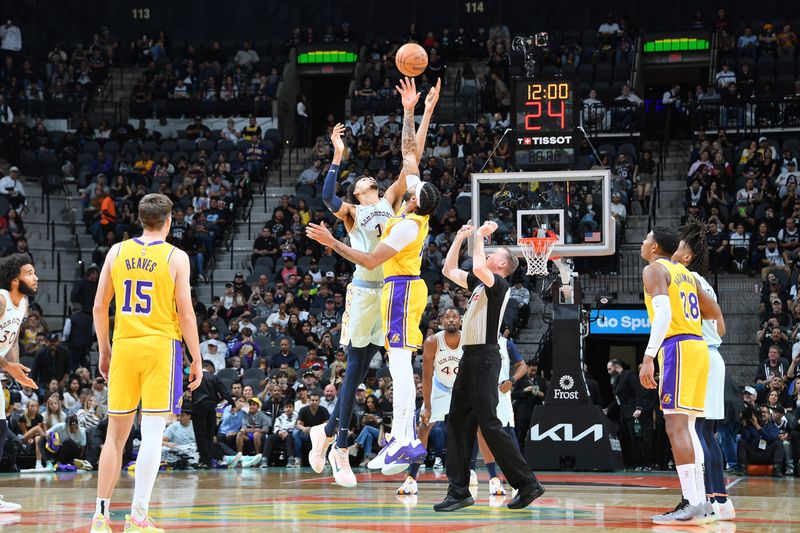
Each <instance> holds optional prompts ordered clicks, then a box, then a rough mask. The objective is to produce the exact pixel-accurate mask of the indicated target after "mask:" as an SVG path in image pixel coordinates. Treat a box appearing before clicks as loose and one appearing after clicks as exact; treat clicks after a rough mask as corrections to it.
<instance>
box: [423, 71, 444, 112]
mask: <svg viewBox="0 0 800 533" xmlns="http://www.w3.org/2000/svg"><path fill="white" fill-rule="evenodd" d="M441 89H442V78H439V79H438V80H436V86H434V87H431V89H430V90H429V91H428V96H426V97H425V109H432V108H434V107H435V106H436V103H437V102H438V101H439V95H440V94H441V92H440V91H441Z"/></svg>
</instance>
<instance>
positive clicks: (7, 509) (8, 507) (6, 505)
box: [0, 496, 22, 513]
mask: <svg viewBox="0 0 800 533" xmlns="http://www.w3.org/2000/svg"><path fill="white" fill-rule="evenodd" d="M20 509H22V506H21V505H20V504H18V503H11V502H7V501H5V500H3V497H2V496H0V513H16V512H17V511H19V510H20Z"/></svg>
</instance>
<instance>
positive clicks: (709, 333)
mask: <svg viewBox="0 0 800 533" xmlns="http://www.w3.org/2000/svg"><path fill="white" fill-rule="evenodd" d="M692 274H694V277H695V279H696V280H697V282H698V283H699V284H700V288H702V289H703V290H704V291H705V293H706V294H708V295H709V296H711V297H712V298H714V301H715V302H716V301H717V294H716V293H715V292H714V287H712V286H711V284H710V283H709V282H707V281H706V280H705V279H704V278H703V276H701V275H700V274H698V273H697V272H692ZM702 330H703V340H704V341H706V344H708V345H709V346H715V347H717V348H719V346H720V345H721V344H722V338H721V337H720V336H719V333H717V321H716V320H703V325H702Z"/></svg>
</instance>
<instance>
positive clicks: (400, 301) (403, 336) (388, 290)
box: [381, 276, 428, 350]
mask: <svg viewBox="0 0 800 533" xmlns="http://www.w3.org/2000/svg"><path fill="white" fill-rule="evenodd" d="M426 305H428V286H427V285H426V284H425V281H424V280H422V279H420V278H419V277H417V276H391V277H388V278H386V280H385V281H384V285H383V293H382V294H381V313H382V314H383V330H384V332H386V348H406V349H409V350H417V349H419V348H421V347H422V331H420V329H419V324H420V322H422V313H423V312H425V306H426Z"/></svg>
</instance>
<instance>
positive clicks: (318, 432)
mask: <svg viewBox="0 0 800 533" xmlns="http://www.w3.org/2000/svg"><path fill="white" fill-rule="evenodd" d="M308 436H309V438H310V439H311V452H309V454H308V464H309V465H310V466H311V470H313V471H314V472H316V473H317V474H320V473H322V471H323V470H324V469H325V454H326V452H327V451H328V446H330V445H331V442H332V441H333V437H329V436H327V435H326V434H325V424H318V425H316V426H313V427H312V428H311V430H309V432H308Z"/></svg>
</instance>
